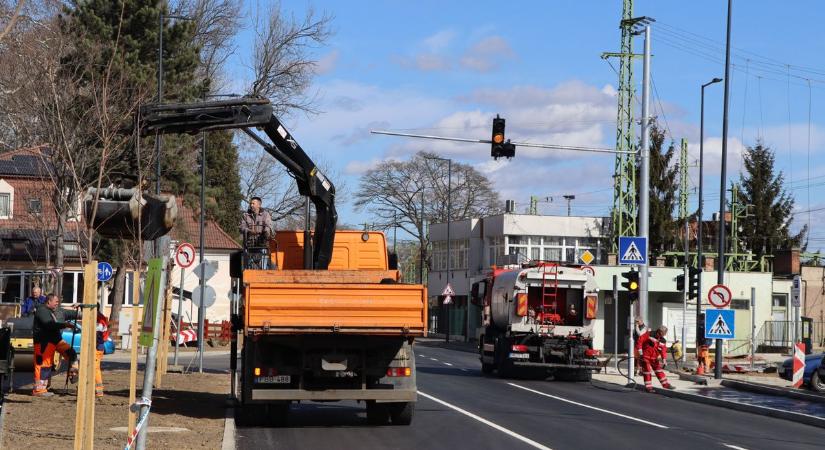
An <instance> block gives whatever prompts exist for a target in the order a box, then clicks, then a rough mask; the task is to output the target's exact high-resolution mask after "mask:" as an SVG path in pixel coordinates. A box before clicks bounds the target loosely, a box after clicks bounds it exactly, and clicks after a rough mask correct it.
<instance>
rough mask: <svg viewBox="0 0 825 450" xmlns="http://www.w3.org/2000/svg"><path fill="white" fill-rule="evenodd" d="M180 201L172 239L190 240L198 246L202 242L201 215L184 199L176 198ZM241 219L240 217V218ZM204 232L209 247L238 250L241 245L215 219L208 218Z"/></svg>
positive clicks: (206, 244)
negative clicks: (186, 203) (185, 203)
mask: <svg viewBox="0 0 825 450" xmlns="http://www.w3.org/2000/svg"><path fill="white" fill-rule="evenodd" d="M176 200H177V202H178V221H177V224H176V225H175V227H174V228H172V239H176V240H184V241H189V242H190V243H192V244H193V245H195V246H196V247H197V246H198V244H199V242H200V216H199V215H196V214H195V211H194V210H193V209H192V208H189V207H187V206H184V205H183V199H181V198H180V197H177V198H176ZM238 220H240V217H239V218H238ZM203 234H204V238H205V242H204V247H205V248H209V249H221V250H237V249H240V248H241V246H240V244H238V243H237V242H236V241H235V240H234V239H232V236H230V235H229V234H227V233H226V231H223V229H222V228H221V227H220V225H218V224H217V223H216V222H215V221H214V220H210V219H206V223H204V227H203Z"/></svg>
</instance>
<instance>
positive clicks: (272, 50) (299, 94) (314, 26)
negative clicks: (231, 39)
mask: <svg viewBox="0 0 825 450" xmlns="http://www.w3.org/2000/svg"><path fill="white" fill-rule="evenodd" d="M331 22H332V16H330V15H328V14H326V13H324V14H321V15H320V16H318V15H317V14H316V13H315V11H314V10H313V9H312V8H310V9H309V10H307V12H306V14H305V15H304V18H303V19H302V20H295V19H294V18H287V17H286V16H285V15H284V14H283V12H282V11H281V5H280V3H278V2H276V3H274V4H273V5H271V6H270V7H269V8H268V9H267V10H265V11H264V12H262V13H259V14H257V15H256V20H255V31H256V34H257V37H256V39H255V49H254V51H253V66H252V70H253V71H254V81H253V82H252V86H251V87H250V88H249V94H250V95H256V96H262V97H267V98H269V99H270V100H272V105H273V106H274V108H275V113H276V114H278V115H285V114H287V113H289V112H291V111H304V112H310V113H312V112H316V111H315V110H314V109H313V107H312V104H313V101H314V98H313V96H311V95H308V94H307V90H308V89H309V87H310V84H311V82H312V76H313V75H314V74H315V64H316V62H315V61H313V60H312V59H310V58H309V57H308V54H309V50H311V49H312V48H313V47H314V46H320V45H322V44H323V43H325V42H326V40H327V39H328V38H329V36H330V35H331V31H330V24H331Z"/></svg>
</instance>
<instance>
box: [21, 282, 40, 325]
mask: <svg viewBox="0 0 825 450" xmlns="http://www.w3.org/2000/svg"><path fill="white" fill-rule="evenodd" d="M42 292H43V291H41V290H40V286H35V287H33V288H32V295H30V296H28V297H26V299H25V300H23V305H22V307H21V308H20V317H28V316H30V315H32V314H34V310H35V309H36V308H37V305H42V304H43V303H46V296H45V295H43V294H42Z"/></svg>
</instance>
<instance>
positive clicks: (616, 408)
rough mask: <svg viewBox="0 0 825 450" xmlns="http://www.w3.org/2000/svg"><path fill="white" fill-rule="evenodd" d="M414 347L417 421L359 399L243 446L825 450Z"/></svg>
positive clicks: (790, 429) (815, 435) (665, 404)
mask: <svg viewBox="0 0 825 450" xmlns="http://www.w3.org/2000/svg"><path fill="white" fill-rule="evenodd" d="M415 353H416V357H417V361H416V363H417V366H418V371H417V373H418V388H419V391H420V392H422V393H423V394H427V395H428V396H431V397H433V398H435V399H438V400H440V401H441V402H437V401H435V400H432V399H430V398H427V397H425V396H423V395H420V396H419V399H418V403H417V406H416V412H415V418H414V420H413V424H412V425H411V426H408V427H399V426H382V427H375V426H371V425H369V424H367V422H366V417H365V413H364V409H363V405H359V404H356V403H355V402H341V403H302V404H300V405H294V406H293V407H292V410H291V411H290V419H289V424H288V425H287V426H286V427H283V428H265V427H260V428H244V427H239V428H238V429H237V431H236V443H237V446H238V448H240V449H259V448H274V449H297V448H300V449H325V450H326V449H332V448H334V449H359V450H362V449H418V450H420V449H465V448H467V449H488V448H489V449H502V448H506V449H522V448H524V449H530V448H550V449H553V450H558V449H640V448H667V449H731V448H732V449H794V450H797V449H799V450H801V449H815V448H817V449H821V448H825V430H823V429H821V428H816V427H812V426H808V425H801V424H796V423H793V422H789V421H786V420H781V419H775V418H771V417H765V416H759V415H756V414H751V413H745V412H739V411H733V410H727V409H724V408H719V407H715V406H708V405H703V404H698V403H693V402H688V401H684V400H679V399H673V398H668V397H664V396H661V395H657V394H646V393H642V392H638V391H630V390H625V389H620V388H618V387H617V386H614V385H609V384H603V383H599V382H593V383H566V382H554V381H544V380H506V379H498V378H496V377H494V376H482V375H481V373H480V370H479V362H478V358H477V356H476V355H474V354H472V353H467V352H462V351H456V350H452V349H447V348H442V347H440V346H433V345H428V344H423V345H417V346H416V351H415ZM514 385H515V386H514ZM525 388H526V389H531V390H534V391H539V392H541V393H545V394H547V395H549V396H552V397H548V396H543V395H540V394H537V393H534V392H530V391H527V390H525ZM442 402H446V403H448V404H450V405H453V406H455V407H457V408H460V409H462V410H464V411H465V412H466V413H469V414H473V415H475V416H476V417H477V418H481V419H485V420H486V421H489V423H492V424H495V425H498V428H496V427H493V426H491V425H489V424H485V423H482V422H481V421H479V420H477V419H476V418H473V417H469V416H468V415H467V414H464V413H462V412H459V411H457V410H455V409H453V408H450V407H448V406H445V405H444V403H442ZM654 424H657V425H659V427H657V426H655V425H654ZM519 437H520V438H521V439H519Z"/></svg>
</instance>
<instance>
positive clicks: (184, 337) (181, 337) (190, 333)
mask: <svg viewBox="0 0 825 450" xmlns="http://www.w3.org/2000/svg"><path fill="white" fill-rule="evenodd" d="M175 340H177V341H178V344H179V345H180V344H185V343H187V342H194V341H197V340H198V333H197V332H196V331H195V330H192V329H189V330H183V331H181V332H180V334H178V333H172V341H173V342H174V341H175Z"/></svg>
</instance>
